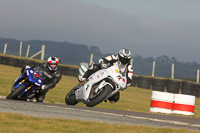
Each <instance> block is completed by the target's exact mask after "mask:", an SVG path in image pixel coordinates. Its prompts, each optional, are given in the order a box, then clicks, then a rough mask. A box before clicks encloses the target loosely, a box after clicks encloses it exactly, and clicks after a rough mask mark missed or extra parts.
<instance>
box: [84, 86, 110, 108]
mask: <svg viewBox="0 0 200 133" xmlns="http://www.w3.org/2000/svg"><path fill="white" fill-rule="evenodd" d="M111 89H112V88H111V86H110V85H106V86H104V87H103V88H102V90H101V92H100V93H99V94H98V95H96V96H95V97H93V98H89V99H88V101H87V102H86V106H87V107H94V106H95V105H97V104H99V103H101V102H102V101H103V100H104V99H105V98H106V97H107V96H108V94H109V93H110V92H111Z"/></svg>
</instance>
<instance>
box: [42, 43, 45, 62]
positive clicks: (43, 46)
mask: <svg viewBox="0 0 200 133" xmlns="http://www.w3.org/2000/svg"><path fill="white" fill-rule="evenodd" d="M44 52H45V45H42V48H41V60H44Z"/></svg>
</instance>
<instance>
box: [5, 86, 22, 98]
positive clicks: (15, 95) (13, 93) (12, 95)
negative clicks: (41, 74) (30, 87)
mask: <svg viewBox="0 0 200 133" xmlns="http://www.w3.org/2000/svg"><path fill="white" fill-rule="evenodd" d="M24 89H26V86H25V85H24V84H22V85H20V86H19V87H18V88H16V89H15V90H13V91H11V92H10V94H9V95H8V96H7V97H6V99H13V100H17V99H18V96H19V95H20V93H21V92H22V91H23V90H24Z"/></svg>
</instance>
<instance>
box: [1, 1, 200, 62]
mask: <svg viewBox="0 0 200 133" xmlns="http://www.w3.org/2000/svg"><path fill="white" fill-rule="evenodd" d="M0 37H5V38H12V39H17V40H51V41H60V42H64V41H68V42H72V43H77V44H85V45H88V46H98V47H99V48H100V51H101V52H102V53H117V52H118V51H119V50H120V49H121V48H127V49H130V50H131V52H132V55H133V56H136V55H141V56H143V57H154V58H156V57H158V56H162V55H167V56H169V57H175V58H176V59H178V60H179V61H184V62H191V61H197V62H198V63H200V54H199V53H200V0H1V1H0Z"/></svg>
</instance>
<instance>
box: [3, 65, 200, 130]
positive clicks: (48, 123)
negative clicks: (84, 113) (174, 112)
mask: <svg viewBox="0 0 200 133" xmlns="http://www.w3.org/2000/svg"><path fill="white" fill-rule="evenodd" d="M0 70H1V71H0V96H7V95H8V94H9V93H10V89H11V87H12V84H13V83H14V80H15V79H16V78H17V76H18V75H19V74H20V70H21V69H20V68H16V67H11V66H6V65H0ZM77 83H78V81H77V78H76V77H71V76H63V77H62V79H61V81H60V82H59V83H58V84H57V86H56V87H55V88H54V89H52V90H50V91H49V92H48V93H47V95H46V98H45V101H47V102H49V103H55V104H65V96H66V94H67V93H68V92H69V90H70V89H72V88H73V87H74V86H75V85H76V84H77ZM151 93H152V91H151V90H147V89H141V88H136V87H128V88H127V89H126V90H124V91H122V92H121V95H120V100H119V101H118V102H117V103H115V104H111V103H109V102H107V103H104V102H103V103H101V104H99V105H97V106H95V108H106V109H116V110H126V111H136V112H145V113H150V112H149V109H150V102H151ZM77 106H85V105H84V104H82V103H79V104H77ZM199 110H200V99H199V98H198V99H196V106H195V115H194V116H185V117H195V118H200V111H199ZM181 116H182V115H181ZM54 125H56V126H54ZM21 127H22V128H21ZM29 130H30V132H31V133H32V132H33V133H34V132H48V133H53V132H58V133H59V132H72V133H76V132H83V133H84V132H87V133H90V132H91V133H94V132H95V133H99V132H109V133H110V132H116V133H117V132H120V133H122V132H123V133H124V132H128V133H129V132H137V133H138V132H139V133H140V132H141V133H145V132H147V133H148V132H150V133H154V132H159V133H162V132H163V133H168V132H170V133H171V132H172V133H173V132H174V133H179V132H180V133H188V132H189V131H188V130H185V129H179V130H175V129H170V128H153V127H145V126H128V125H119V124H115V125H114V124H105V123H102V122H85V121H78V120H68V119H53V118H36V117H28V116H23V115H16V114H10V113H0V133H4V132H6V133H12V132H16V133H17V132H27V131H29Z"/></svg>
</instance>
